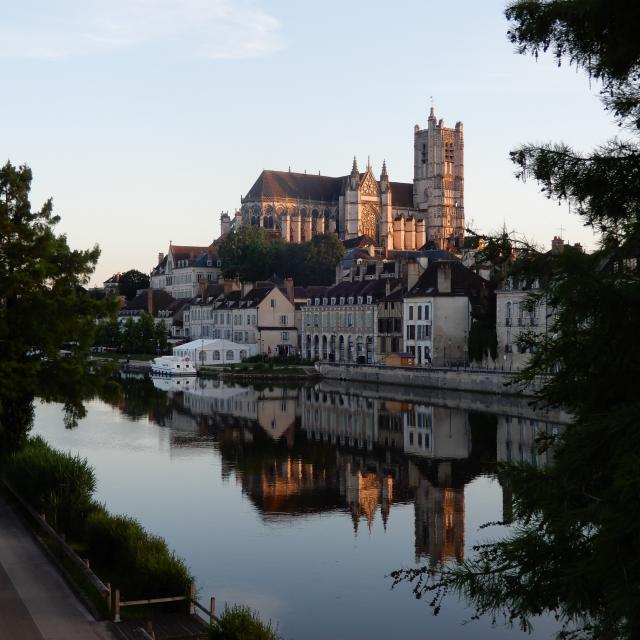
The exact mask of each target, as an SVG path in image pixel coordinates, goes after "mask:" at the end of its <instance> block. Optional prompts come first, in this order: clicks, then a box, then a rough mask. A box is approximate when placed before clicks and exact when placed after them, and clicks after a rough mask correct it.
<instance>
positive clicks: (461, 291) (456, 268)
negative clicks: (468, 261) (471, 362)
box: [402, 261, 489, 365]
mask: <svg viewBox="0 0 640 640" xmlns="http://www.w3.org/2000/svg"><path fill="white" fill-rule="evenodd" d="M488 295H489V290H488V283H487V281H486V280H484V279H483V278H481V277H480V276H478V275H476V274H475V273H473V272H472V271H471V270H470V269H467V268H466V267H464V266H463V265H462V264H461V263H460V262H457V261H440V262H436V263H433V264H431V265H429V267H427V270H426V271H425V272H424V274H423V275H422V276H420V278H419V280H418V282H417V283H416V284H415V286H414V287H412V288H411V289H410V290H409V292H408V293H407V295H406V296H404V300H403V309H402V321H403V336H404V345H403V350H404V351H407V352H409V353H411V354H412V355H414V356H415V358H416V364H417V365H424V364H426V363H429V362H432V363H433V364H436V365H443V364H465V363H466V361H467V351H468V340H469V329H470V327H471V320H472V315H473V311H474V307H480V305H481V304H482V302H483V299H486V297H487V296H488Z"/></svg>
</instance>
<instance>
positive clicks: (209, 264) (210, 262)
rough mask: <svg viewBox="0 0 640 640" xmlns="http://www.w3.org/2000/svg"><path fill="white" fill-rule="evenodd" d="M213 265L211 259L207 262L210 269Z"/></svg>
mask: <svg viewBox="0 0 640 640" xmlns="http://www.w3.org/2000/svg"><path fill="white" fill-rule="evenodd" d="M212 264H213V261H212V260H211V258H209V259H208V260H207V267H210V266H211V265H212Z"/></svg>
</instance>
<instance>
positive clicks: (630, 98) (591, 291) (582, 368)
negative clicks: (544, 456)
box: [394, 0, 640, 638]
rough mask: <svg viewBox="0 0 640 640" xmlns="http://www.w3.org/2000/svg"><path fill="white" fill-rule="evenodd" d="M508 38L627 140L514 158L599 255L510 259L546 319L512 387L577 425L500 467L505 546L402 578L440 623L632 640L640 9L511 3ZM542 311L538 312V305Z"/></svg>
mask: <svg viewBox="0 0 640 640" xmlns="http://www.w3.org/2000/svg"><path fill="white" fill-rule="evenodd" d="M506 14H507V17H508V18H509V19H510V20H511V21H512V24H511V28H510V30H509V37H510V39H511V41H512V42H514V43H515V44H516V45H517V47H518V50H519V51H520V52H529V53H533V54H534V55H538V54H539V53H540V52H543V51H546V50H552V51H553V52H554V54H555V55H556V57H557V59H558V61H559V62H560V61H569V62H570V63H572V64H575V65H577V66H578V67H580V68H582V69H584V70H586V71H587V73H588V74H589V75H591V76H592V77H594V78H597V79H598V80H599V82H600V83H601V87H602V98H603V103H604V106H605V108H606V109H608V110H610V111H611V112H612V113H613V114H614V116H615V117H616V118H617V120H618V122H619V124H620V125H621V126H623V127H625V128H626V130H627V132H628V134H629V138H628V139H625V140H621V139H614V140H610V141H608V142H606V143H604V144H603V145H601V146H600V147H598V148H597V149H595V150H594V151H593V152H591V153H580V152H577V151H575V150H573V149H571V148H569V147H568V146H566V145H563V144H544V145H525V146H523V147H521V148H520V149H517V150H516V151H514V152H513V153H512V159H513V161H514V163H515V164H516V165H517V167H518V174H517V175H518V176H519V177H520V178H522V179H528V178H533V179H535V180H536V181H538V182H539V183H540V185H541V188H542V190H543V192H544V194H545V195H546V196H547V197H549V198H553V199H558V200H560V201H567V202H569V203H570V204H571V209H572V211H573V212H574V213H577V214H578V215H580V217H581V218H582V220H583V221H584V223H585V224H586V225H588V226H591V227H592V228H593V229H594V230H595V231H597V232H598V234H599V237H600V244H599V247H598V249H597V250H596V251H594V252H593V253H592V254H587V253H584V252H581V251H576V250H573V251H572V250H569V251H567V250H564V251H563V252H561V253H559V254H558V255H546V256H543V257H542V256H541V255H540V253H537V254H536V253H535V252H530V254H529V255H526V254H524V255H523V254H521V255H520V256H519V258H518V261H517V262H518V264H517V265H515V266H516V267H517V268H518V269H519V270H520V274H521V275H524V276H525V277H528V278H529V279H532V278H538V279H539V281H540V282H541V284H542V285H543V288H542V290H541V291H540V293H539V294H538V295H537V296H535V297H534V298H533V299H532V300H531V301H530V303H532V304H533V303H534V302H536V301H537V300H541V301H542V300H543V301H544V302H546V304H547V305H548V308H551V309H553V310H554V319H553V323H552V324H553V326H552V327H551V330H550V331H549V332H548V333H547V335H546V336H545V337H544V338H542V339H541V338H539V337H536V336H534V335H533V334H529V335H527V334H525V335H524V337H523V338H522V342H523V343H524V344H523V346H535V347H536V351H535V353H533V354H532V356H531V359H530V361H529V365H528V366H527V367H526V369H525V370H524V371H523V372H522V374H521V376H520V380H521V381H522V382H524V383H530V382H531V381H532V380H533V379H534V378H535V377H537V376H540V375H541V374H550V375H548V377H547V378H546V379H547V383H546V384H545V385H544V386H543V388H542V390H541V392H540V394H539V402H540V403H541V404H547V405H556V406H557V405H559V406H562V407H564V408H566V409H568V410H569V411H570V412H571V414H572V416H573V420H572V423H571V424H570V425H568V427H567V428H566V430H565V431H564V433H562V434H560V435H559V436H557V437H556V438H554V439H553V440H552V441H546V442H539V446H540V447H541V448H545V447H548V446H553V453H554V456H553V463H552V464H550V465H549V466H547V467H546V468H544V469H536V468H532V467H528V466H513V465H508V466H505V467H504V468H503V469H502V471H501V477H502V478H503V479H504V480H505V481H506V482H508V483H509V485H510V487H511V489H512V491H513V495H514V515H515V524H514V526H513V528H512V530H511V531H510V533H508V535H506V536H505V537H504V538H503V539H501V540H498V541H494V542H489V543H487V544H483V545H480V546H478V547H476V550H475V551H476V555H475V556H474V557H472V558H470V559H467V560H466V561H465V562H464V563H462V564H459V565H457V566H447V567H444V568H443V569H442V570H441V571H439V572H435V573H434V572H430V570H429V568H426V567H425V568H419V569H416V570H407V571H399V572H396V573H395V574H394V577H395V579H396V581H398V580H404V579H409V580H411V581H413V585H414V592H415V593H416V595H418V596H423V595H427V594H429V596H430V603H431V604H432V606H433V607H434V609H435V610H436V611H437V610H439V607H440V605H441V603H442V599H443V598H444V597H445V596H446V595H447V594H448V593H451V592H453V593H458V594H462V595H463V596H465V597H466V599H467V600H468V601H469V602H470V604H471V606H473V607H474V608H475V612H476V614H477V615H489V616H492V617H493V618H494V619H495V618H499V617H503V619H504V620H505V621H507V622H510V623H517V624H519V626H520V627H522V628H523V629H530V628H531V624H532V619H533V618H534V617H535V616H536V615H539V614H543V613H551V614H553V615H555V616H556V617H557V619H558V620H559V622H560V623H561V631H560V633H559V635H560V636H562V637H576V638H578V637H579V638H636V637H639V636H640V606H639V605H640V596H639V594H640V512H639V511H638V504H639V503H640V474H638V463H639V462H640V454H639V453H638V452H640V431H639V430H638V425H637V416H638V411H639V410H640V400H639V399H638V398H639V396H638V382H637V381H638V380H639V379H640V340H638V338H637V335H638V330H639V329H640V268H639V262H638V258H639V257H640V225H639V221H640V148H639V145H638V135H639V133H640V131H639V129H640V119H639V117H638V116H639V114H640V91H638V79H639V71H640V40H639V39H638V38H637V33H636V30H637V24H638V23H639V19H640V4H638V3H622V2H614V3H611V2H605V1H603V0H582V1H580V2H578V1H566V0H549V1H545V2H543V1H540V0H538V1H529V0H527V1H523V0H521V1H518V2H513V3H512V4H511V5H510V6H509V7H508V9H507V11H506ZM536 298H537V300H536Z"/></svg>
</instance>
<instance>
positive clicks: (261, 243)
mask: <svg viewBox="0 0 640 640" xmlns="http://www.w3.org/2000/svg"><path fill="white" fill-rule="evenodd" d="M269 253H270V247H269V236H268V235H267V232H266V231H265V230H264V229H262V228H260V227H257V226H254V225H242V226H241V227H240V228H239V229H238V230H236V231H232V232H231V233H229V234H227V235H226V236H225V237H224V238H223V239H222V240H221V241H220V246H219V249H218V255H219V256H220V260H221V261H222V272H223V274H224V276H225V277H228V278H233V277H235V276H238V277H239V278H240V280H243V281H244V280H262V279H264V278H267V277H269V276H270V275H271V274H270V273H269V266H270V255H269Z"/></svg>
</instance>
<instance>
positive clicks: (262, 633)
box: [209, 605, 281, 640]
mask: <svg viewBox="0 0 640 640" xmlns="http://www.w3.org/2000/svg"><path fill="white" fill-rule="evenodd" d="M209 640H281V636H280V635H279V634H278V630H277V629H276V628H274V627H273V625H272V624H271V621H269V622H263V621H262V620H261V619H260V616H259V615H258V612H257V611H252V610H251V609H250V608H249V607H243V606H241V605H233V606H231V607H229V606H226V607H225V608H224V611H223V612H222V615H221V616H220V617H219V618H218V620H216V621H215V622H214V623H213V625H212V626H211V629H210V630H209Z"/></svg>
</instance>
